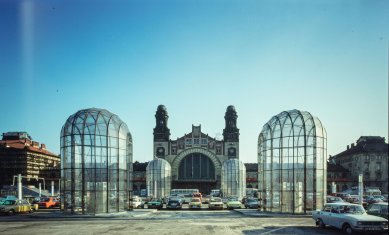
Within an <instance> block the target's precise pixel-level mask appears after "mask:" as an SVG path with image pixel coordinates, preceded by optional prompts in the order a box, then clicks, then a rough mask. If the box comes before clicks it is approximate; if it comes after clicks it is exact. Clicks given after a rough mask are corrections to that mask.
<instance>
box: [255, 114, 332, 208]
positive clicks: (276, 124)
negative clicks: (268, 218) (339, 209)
mask: <svg viewBox="0 0 389 235" xmlns="http://www.w3.org/2000/svg"><path fill="white" fill-rule="evenodd" d="M326 157H327V134H326V131H325V129H324V127H323V125H322V123H321V122H320V120H319V119H318V118H317V117H314V116H312V115H311V114H310V113H309V112H306V111H299V110H290V111H284V112H282V113H280V114H278V115H276V116H274V117H273V118H272V119H271V120H270V121H269V122H268V123H266V124H265V125H264V126H263V129H262V132H261V133H260V135H259V138H258V188H259V193H260V197H261V198H262V199H263V205H264V207H265V208H266V210H268V211H275V212H285V213H307V211H311V210H315V209H321V208H322V206H323V205H324V202H325V201H324V200H325V195H326V188H327V187H326V180H327V179H326V175H327V158H326Z"/></svg>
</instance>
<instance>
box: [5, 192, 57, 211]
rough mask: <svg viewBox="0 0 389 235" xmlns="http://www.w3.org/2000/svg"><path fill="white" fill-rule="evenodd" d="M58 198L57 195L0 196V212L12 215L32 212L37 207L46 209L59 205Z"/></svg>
mask: <svg viewBox="0 0 389 235" xmlns="http://www.w3.org/2000/svg"><path fill="white" fill-rule="evenodd" d="M59 204H60V203H59V199H58V198H57V197H42V198H35V197H24V198H23V199H18V198H17V197H15V196H4V197H0V213H1V214H7V215H14V214H16V213H32V212H34V211H37V210H38V209H39V208H41V209H48V208H55V207H59Z"/></svg>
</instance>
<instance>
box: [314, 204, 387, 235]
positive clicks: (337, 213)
mask: <svg viewBox="0 0 389 235" xmlns="http://www.w3.org/2000/svg"><path fill="white" fill-rule="evenodd" d="M312 218H313V219H314V220H315V222H316V225H317V226H319V227H322V228H324V227H325V226H326V225H329V226H333V227H336V228H338V229H341V230H342V231H343V232H344V233H346V234H351V233H353V232H354V231H356V232H367V231H375V232H387V231H388V220H387V219H384V218H381V217H378V216H373V215H368V214H367V213H366V211H365V209H364V208H363V207H362V206H361V205H357V204H351V203H345V202H340V203H327V204H326V205H325V206H324V208H323V210H317V211H315V212H313V213H312Z"/></svg>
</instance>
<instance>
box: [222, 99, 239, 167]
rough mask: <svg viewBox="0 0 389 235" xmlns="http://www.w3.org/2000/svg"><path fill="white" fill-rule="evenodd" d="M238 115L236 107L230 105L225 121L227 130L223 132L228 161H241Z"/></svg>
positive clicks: (225, 153)
mask: <svg viewBox="0 0 389 235" xmlns="http://www.w3.org/2000/svg"><path fill="white" fill-rule="evenodd" d="M237 118H238V115H237V114H236V110H235V107H234V106H233V105H230V106H228V107H227V111H226V114H225V116H224V119H225V121H226V128H224V130H223V137H224V155H225V156H227V157H228V159H233V158H237V159H239V129H238V128H237V126H236V119H237Z"/></svg>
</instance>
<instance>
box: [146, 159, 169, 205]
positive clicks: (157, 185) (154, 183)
mask: <svg viewBox="0 0 389 235" xmlns="http://www.w3.org/2000/svg"><path fill="white" fill-rule="evenodd" d="M171 181H172V177H171V167H170V164H169V162H167V161H166V160H164V159H160V158H156V159H154V160H152V161H150V162H149V164H148V165H147V167H146V185H147V191H148V192H147V194H148V195H149V196H150V195H153V197H155V198H163V197H166V196H169V195H170V189H171Z"/></svg>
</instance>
